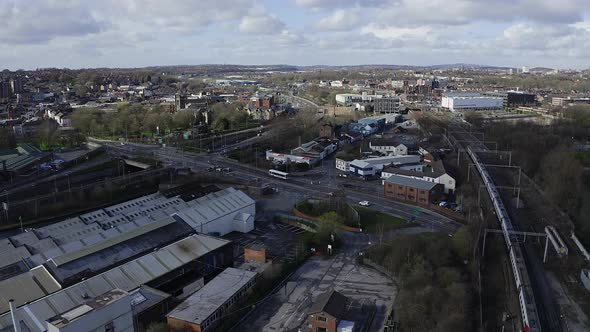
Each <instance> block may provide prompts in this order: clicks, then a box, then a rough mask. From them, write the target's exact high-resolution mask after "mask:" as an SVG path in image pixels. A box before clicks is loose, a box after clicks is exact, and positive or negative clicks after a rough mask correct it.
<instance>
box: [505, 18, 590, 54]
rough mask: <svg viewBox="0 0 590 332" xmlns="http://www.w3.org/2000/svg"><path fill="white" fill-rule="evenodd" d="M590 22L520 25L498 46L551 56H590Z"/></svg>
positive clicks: (508, 30) (508, 33)
mask: <svg viewBox="0 0 590 332" xmlns="http://www.w3.org/2000/svg"><path fill="white" fill-rule="evenodd" d="M589 27H590V21H586V22H580V23H577V24H572V25H531V24H526V23H518V24H515V25H512V26H510V27H508V28H506V29H505V30H504V32H503V34H502V36H501V37H500V38H498V40H497V43H498V45H499V46H500V47H504V48H506V49H508V50H514V51H517V50H529V51H537V52H542V53H537V54H547V55H563V56H564V57H565V56H574V57H582V56H588V55H590V29H589Z"/></svg>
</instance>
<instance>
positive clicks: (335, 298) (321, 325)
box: [305, 290, 349, 332]
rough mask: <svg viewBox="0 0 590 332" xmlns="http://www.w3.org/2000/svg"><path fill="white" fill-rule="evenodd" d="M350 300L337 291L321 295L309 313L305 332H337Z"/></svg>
mask: <svg viewBox="0 0 590 332" xmlns="http://www.w3.org/2000/svg"><path fill="white" fill-rule="evenodd" d="M348 302H349V300H348V298H347V297H346V296H344V295H342V294H340V293H338V292H337V291H335V290H331V291H328V292H326V293H323V294H320V295H319V296H318V297H317V298H316V299H315V301H314V303H313V305H312V306H311V308H310V309H309V311H308V315H307V321H306V324H305V328H306V329H305V331H307V332H336V331H337V329H338V322H339V321H340V320H342V319H343V318H344V315H345V314H346V306H347V304H348Z"/></svg>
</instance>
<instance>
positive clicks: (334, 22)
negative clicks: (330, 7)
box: [315, 8, 362, 31]
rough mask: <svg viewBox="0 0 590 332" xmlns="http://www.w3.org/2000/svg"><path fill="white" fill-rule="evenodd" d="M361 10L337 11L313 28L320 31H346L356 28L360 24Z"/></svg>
mask: <svg viewBox="0 0 590 332" xmlns="http://www.w3.org/2000/svg"><path fill="white" fill-rule="evenodd" d="M361 16H362V9H359V8H352V9H347V10H344V9H339V10H336V11H335V12H334V13H333V14H332V15H330V16H326V17H324V18H322V19H320V20H319V21H318V22H317V23H316V25H315V27H316V29H318V30H320V31H347V30H352V29H354V28H357V27H358V25H359V23H360V22H361V20H362V19H361Z"/></svg>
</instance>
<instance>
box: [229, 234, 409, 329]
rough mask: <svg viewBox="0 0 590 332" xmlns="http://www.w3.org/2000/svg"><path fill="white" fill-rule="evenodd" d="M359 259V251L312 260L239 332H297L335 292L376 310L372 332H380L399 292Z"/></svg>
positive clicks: (251, 317) (247, 321) (266, 302)
mask: <svg viewBox="0 0 590 332" xmlns="http://www.w3.org/2000/svg"><path fill="white" fill-rule="evenodd" d="M351 236H354V237H362V236H363V235H362V234H355V235H351ZM357 240H359V241H361V242H362V241H363V240H362V239H357ZM357 255H358V254H357V253H356V252H355V251H348V252H343V253H341V254H338V255H336V256H335V257H333V258H323V257H312V258H310V259H308V260H307V261H306V262H305V263H304V264H303V265H302V266H301V267H300V268H299V269H298V270H297V271H296V272H295V273H294V274H293V275H292V276H291V278H289V280H288V281H287V282H286V283H285V286H284V287H283V288H282V289H280V290H278V291H277V292H275V293H274V294H272V295H271V296H270V297H269V298H268V300H267V301H265V302H264V303H263V304H262V305H260V306H259V307H258V308H257V309H256V311H255V312H253V313H252V314H251V315H250V316H249V318H248V319H247V320H246V321H244V322H243V323H242V325H241V326H240V327H238V328H237V329H236V331H242V330H244V331H245V330H248V331H297V328H299V327H300V326H301V325H302V324H303V322H304V320H305V318H306V312H307V309H308V308H309V306H311V304H312V303H313V301H314V300H315V299H316V298H317V296H319V295H320V294H321V293H323V292H326V291H328V290H331V289H335V290H336V291H338V292H340V293H342V294H343V295H345V296H347V297H348V298H350V299H351V300H354V301H355V303H357V304H361V305H366V304H368V305H371V306H372V307H375V308H376V314H375V317H374V319H373V321H372V324H371V326H370V327H369V328H368V331H380V330H381V329H382V326H383V323H384V322H385V320H386V319H387V316H388V313H389V311H390V310H391V307H392V306H393V301H394V299H395V296H396V294H397V290H396V288H395V285H394V284H393V282H392V281H391V280H390V279H389V278H388V277H387V276H385V275H383V274H381V273H379V272H377V271H375V270H373V269H371V268H368V267H365V266H363V265H360V264H358V263H357V262H356V257H357Z"/></svg>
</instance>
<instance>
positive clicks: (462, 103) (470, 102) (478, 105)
mask: <svg viewBox="0 0 590 332" xmlns="http://www.w3.org/2000/svg"><path fill="white" fill-rule="evenodd" d="M441 107H442V108H445V109H448V110H450V111H451V112H463V111H475V110H500V109H502V108H503V107H504V99H503V98H498V97H486V96H482V95H480V94H479V93H457V94H447V95H445V96H444V97H443V98H442V101H441Z"/></svg>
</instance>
